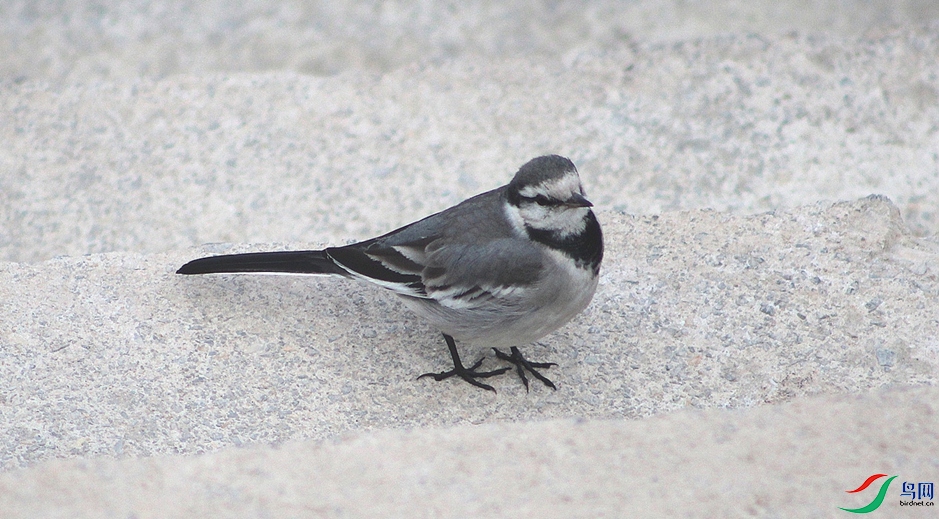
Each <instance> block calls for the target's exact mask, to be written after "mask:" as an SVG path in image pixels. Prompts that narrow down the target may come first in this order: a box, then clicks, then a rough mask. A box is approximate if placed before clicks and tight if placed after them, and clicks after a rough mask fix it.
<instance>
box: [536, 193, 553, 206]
mask: <svg viewBox="0 0 939 519" xmlns="http://www.w3.org/2000/svg"><path fill="white" fill-rule="evenodd" d="M535 203H536V204H538V205H541V206H545V205H555V203H554V201H553V200H551V199H550V198H548V197H546V196H544V195H538V196H536V197H535Z"/></svg>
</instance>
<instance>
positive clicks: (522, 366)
mask: <svg viewBox="0 0 939 519" xmlns="http://www.w3.org/2000/svg"><path fill="white" fill-rule="evenodd" d="M492 351H494V352H496V357H499V358H500V359H502V360H505V361H508V362H511V363H512V364H515V369H516V371H517V372H518V376H519V377H521V379H522V383H523V384H525V390H526V391H528V377H526V376H525V371H526V370H527V371H528V372H529V373H531V374H532V375H534V377H535V378H537V379H538V380H540V381H542V382H544V385H546V386H548V387H550V388H551V389H557V386H555V385H554V382H551V381H550V380H548V379H547V378H546V377H545V376H544V375H542V374H541V373H538V371H537V370H535V368H550V367H551V366H557V363H555V362H529V361H527V360H525V357H522V352H520V351H518V348H516V347H515V346H512V354H511V355H507V354H505V353H502V352H501V351H499V350H497V349H496V348H493V349H492Z"/></svg>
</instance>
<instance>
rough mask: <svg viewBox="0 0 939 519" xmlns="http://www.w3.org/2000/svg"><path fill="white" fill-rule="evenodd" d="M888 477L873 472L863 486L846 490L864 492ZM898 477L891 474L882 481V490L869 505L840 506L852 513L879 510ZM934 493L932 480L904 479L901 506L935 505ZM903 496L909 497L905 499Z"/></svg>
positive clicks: (851, 492) (854, 492)
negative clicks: (910, 480) (912, 480)
mask: <svg viewBox="0 0 939 519" xmlns="http://www.w3.org/2000/svg"><path fill="white" fill-rule="evenodd" d="M886 477H887V475H886V474H872V475H871V476H870V477H869V478H867V479H866V480H864V482H863V483H861V486H859V487H857V488H855V489H854V490H845V492H847V493H849V494H856V493H858V492H863V491H864V490H866V489H867V487H869V486H871V484H873V483H874V482H875V481H877V480H879V479H880V478H886ZM897 477H898V476H891V477H889V478H887V480H886V481H884V482H883V483H881V485H880V490H878V491H877V495H876V496H875V497H874V499H873V500H872V501H871V502H870V503H868V504H867V506H862V507H860V508H844V507H839V508H840V509H841V510H844V511H845V512H851V513H852V514H868V513H871V512H873V511H874V510H877V509H878V508H880V505H882V504H883V503H884V499H885V498H886V497H887V490H889V488H890V483H892V482H893V480H894V479H897ZM934 495H935V485H934V484H933V483H931V482H908V481H904V482H903V484H902V488H901V492H900V506H933V505H935V502H934V501H933V497H934ZM903 498H909V499H908V500H905V501H904V499H903Z"/></svg>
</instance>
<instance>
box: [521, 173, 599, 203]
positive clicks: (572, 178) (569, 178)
mask: <svg viewBox="0 0 939 519" xmlns="http://www.w3.org/2000/svg"><path fill="white" fill-rule="evenodd" d="M582 192H583V188H581V186H580V177H579V176H578V175H577V171H576V170H573V169H572V170H570V171H567V172H565V173H564V175H563V176H561V177H558V178H550V179H548V180H545V181H544V182H541V183H538V184H533V185H529V186H525V187H523V188H521V189H519V190H518V193H519V194H520V195H522V196H523V197H525V198H534V197H536V196H538V195H544V196H547V197H548V198H554V199H557V200H567V199H568V198H570V197H571V195H572V194H574V193H582Z"/></svg>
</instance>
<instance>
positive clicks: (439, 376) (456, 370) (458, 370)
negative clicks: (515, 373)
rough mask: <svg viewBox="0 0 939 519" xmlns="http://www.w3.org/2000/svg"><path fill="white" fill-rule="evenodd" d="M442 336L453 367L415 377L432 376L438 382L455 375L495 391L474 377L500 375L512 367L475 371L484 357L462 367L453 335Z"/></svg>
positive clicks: (477, 385)
mask: <svg viewBox="0 0 939 519" xmlns="http://www.w3.org/2000/svg"><path fill="white" fill-rule="evenodd" d="M443 338H444V340H446V341H447V347H448V348H450V358H452V359H453V369H451V370H450V371H442V372H440V373H424V374H423V375H421V376H419V377H417V378H424V377H434V380H436V381H438V382H439V381H441V380H443V379H445V378H450V377H452V376H454V375H456V376H458V377H460V378H462V379H463V380H465V381H467V382H469V383H470V384H473V385H474V386H476V387H481V388H483V389H488V390H489V391H492V392H495V391H496V390H495V388H493V387H492V386H490V385H489V384H483V383H482V382H479V381H477V380H476V379H477V378H488V377H494V376H496V375H501V374H503V373H505V372H506V371H508V370H510V369H512V368H499V369H497V370H493V371H483V372H479V371H476V368H478V367H479V365H480V364H482V363H483V359H484V358H485V357H481V358H480V359H479V360H477V361H476V364H473V365H472V366H470V367H468V368H466V367H463V362H462V361H460V352H458V351H457V350H456V342H455V341H454V340H453V337H450V336H449V335H447V334H443Z"/></svg>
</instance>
